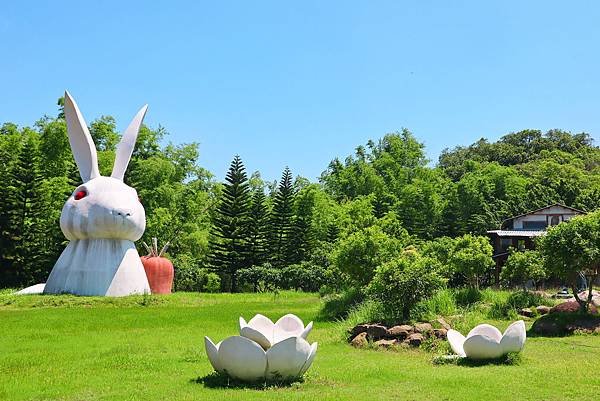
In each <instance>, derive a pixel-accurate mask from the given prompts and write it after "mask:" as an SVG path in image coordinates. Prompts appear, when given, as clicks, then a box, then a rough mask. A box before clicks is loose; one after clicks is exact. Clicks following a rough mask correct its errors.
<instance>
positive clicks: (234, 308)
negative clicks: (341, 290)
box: [0, 293, 600, 401]
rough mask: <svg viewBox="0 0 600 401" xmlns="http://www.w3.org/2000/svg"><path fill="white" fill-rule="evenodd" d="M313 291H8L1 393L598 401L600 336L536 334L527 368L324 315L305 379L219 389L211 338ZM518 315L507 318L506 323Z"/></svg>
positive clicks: (297, 308) (307, 299)
mask: <svg viewBox="0 0 600 401" xmlns="http://www.w3.org/2000/svg"><path fill="white" fill-rule="evenodd" d="M319 307H320V300H319V298H318V297H317V296H315V295H310V294H309V295H307V294H297V293H282V294H280V295H278V296H277V297H274V296H273V295H270V294H236V295H229V294H181V293H180V294H175V295H173V296H169V297H160V298H159V297H128V298H121V299H106V298H77V297H70V296H23V297H14V296H10V295H7V294H3V295H2V294H0V400H119V401H121V400H255V399H273V400H275V399H277V400H346V399H356V400H369V399H377V400H388V399H389V400H480V399H492V400H511V401H515V400H565V399H579V400H590V399H598V397H600V376H598V364H599V362H600V336H573V337H565V338H553V339H551V338H531V339H528V341H527V344H526V348H525V350H524V353H523V359H522V362H521V364H520V365H516V366H507V365H487V366H480V367H467V366H455V365H439V366H438V365H433V364H432V363H431V358H432V355H431V354H427V353H425V352H422V351H410V350H407V351H398V352H393V351H376V350H357V349H353V348H352V347H350V346H348V345H346V344H344V343H343V342H341V341H340V328H339V326H338V325H336V324H335V323H329V322H316V327H315V329H314V330H313V332H312V333H311V336H310V338H309V339H310V340H311V341H318V342H319V351H318V354H317V358H316V360H315V363H314V364H313V366H312V368H311V369H310V370H309V372H308V374H307V376H306V377H305V381H304V383H296V384H293V385H292V386H289V387H271V388H268V389H261V390H257V389H252V388H218V387H217V388H214V387H209V386H207V385H206V384H204V383H203V381H202V380H199V379H201V378H202V377H204V376H206V375H208V374H209V373H210V372H211V370H212V369H211V367H210V364H209V363H208V360H207V358H206V356H205V353H204V345H203V337H204V335H208V336H210V337H211V338H212V339H213V340H215V341H219V340H221V339H223V338H224V337H226V336H229V335H234V334H236V330H237V319H238V316H239V315H240V314H241V315H243V316H244V317H245V318H246V319H248V318H250V317H252V316H253V315H254V314H255V313H259V312H260V313H263V314H265V315H267V316H269V317H271V318H278V317H279V316H281V315H283V314H285V313H288V312H293V313H295V314H297V315H299V316H300V317H301V318H302V319H303V320H305V322H308V321H309V320H312V319H314V318H315V316H316V315H317V312H318V309H319ZM507 324H508V322H501V323H500V324H499V325H500V326H502V327H501V329H504V328H505V327H506V325H507Z"/></svg>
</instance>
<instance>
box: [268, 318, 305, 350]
mask: <svg viewBox="0 0 600 401" xmlns="http://www.w3.org/2000/svg"><path fill="white" fill-rule="evenodd" d="M303 331H304V323H302V320H300V319H299V318H298V316H296V315H292V314H291V313H290V314H287V315H285V316H282V317H281V318H280V319H279V320H278V321H277V323H275V327H274V329H273V337H274V338H273V340H274V341H273V342H274V343H278V342H280V341H283V340H285V339H286V338H290V337H298V336H300V335H301V334H302V332H303Z"/></svg>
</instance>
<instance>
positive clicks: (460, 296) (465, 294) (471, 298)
mask: <svg viewBox="0 0 600 401" xmlns="http://www.w3.org/2000/svg"><path fill="white" fill-rule="evenodd" d="M455 298H456V304H457V305H459V306H471V305H474V304H476V303H477V302H481V300H482V299H483V293H482V292H481V291H479V290H478V289H477V288H471V287H469V288H461V289H457V290H456V291H455Z"/></svg>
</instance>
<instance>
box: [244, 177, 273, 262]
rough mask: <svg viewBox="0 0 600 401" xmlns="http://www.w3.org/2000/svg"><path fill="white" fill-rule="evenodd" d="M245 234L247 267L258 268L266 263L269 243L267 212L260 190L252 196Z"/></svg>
mask: <svg viewBox="0 0 600 401" xmlns="http://www.w3.org/2000/svg"><path fill="white" fill-rule="evenodd" d="M247 234H248V265H249V266H260V265H262V264H263V263H265V262H266V261H267V252H268V250H267V244H268V241H269V210H268V209H267V204H266V197H265V193H264V192H263V190H262V189H257V190H255V191H254V193H253V194H252V202H251V205H250V213H249V216H248V229H247Z"/></svg>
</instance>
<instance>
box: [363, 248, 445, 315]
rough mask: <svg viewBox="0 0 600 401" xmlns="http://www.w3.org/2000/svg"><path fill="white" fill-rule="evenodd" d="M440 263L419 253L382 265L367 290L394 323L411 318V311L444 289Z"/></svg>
mask: <svg viewBox="0 0 600 401" xmlns="http://www.w3.org/2000/svg"><path fill="white" fill-rule="evenodd" d="M438 267H439V266H437V264H436V262H435V261H434V260H433V259H431V258H425V257H422V256H419V255H418V254H406V255H403V256H401V257H399V258H397V259H395V260H393V261H391V262H388V263H386V264H384V265H382V266H380V267H379V268H378V269H377V271H376V272H375V276H374V277H373V280H372V281H371V283H370V284H369V286H368V287H367V293H368V295H369V296H370V298H371V299H373V300H375V301H377V302H379V303H380V304H381V305H382V306H383V308H384V310H385V313H386V317H387V319H388V320H390V321H401V320H406V319H409V317H410V311H411V309H412V308H413V307H414V306H415V305H416V304H417V303H418V302H420V301H422V300H424V299H426V298H428V297H430V296H432V295H433V294H434V293H435V292H436V291H438V290H439V289H441V288H442V287H444V285H445V280H444V279H443V278H442V277H441V276H440V275H439V274H438V273H437V270H438Z"/></svg>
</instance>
